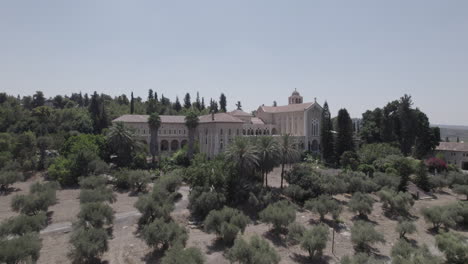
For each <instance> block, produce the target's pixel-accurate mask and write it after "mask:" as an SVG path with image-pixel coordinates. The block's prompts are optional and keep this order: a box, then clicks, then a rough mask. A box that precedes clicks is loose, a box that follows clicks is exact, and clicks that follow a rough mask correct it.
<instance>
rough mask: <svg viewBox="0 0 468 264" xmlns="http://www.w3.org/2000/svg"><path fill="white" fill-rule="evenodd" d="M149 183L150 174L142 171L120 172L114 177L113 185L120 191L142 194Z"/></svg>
mask: <svg viewBox="0 0 468 264" xmlns="http://www.w3.org/2000/svg"><path fill="white" fill-rule="evenodd" d="M150 182H151V174H150V173H149V172H148V171H144V170H122V171H119V172H118V173H117V174H116V175H115V180H114V184H115V186H116V187H117V188H120V189H130V190H131V191H133V192H135V193H139V192H144V191H146V188H147V186H148V184H149V183H150Z"/></svg>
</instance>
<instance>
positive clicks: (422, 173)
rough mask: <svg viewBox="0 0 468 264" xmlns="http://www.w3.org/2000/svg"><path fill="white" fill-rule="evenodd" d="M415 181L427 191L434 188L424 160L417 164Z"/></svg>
mask: <svg viewBox="0 0 468 264" xmlns="http://www.w3.org/2000/svg"><path fill="white" fill-rule="evenodd" d="M414 183H415V184H416V185H417V186H418V187H419V188H421V189H422V190H424V191H426V192H428V191H430V190H431V189H432V186H431V183H430V181H429V176H428V175H427V168H426V165H424V162H419V164H418V166H417V169H416V178H415V179H414Z"/></svg>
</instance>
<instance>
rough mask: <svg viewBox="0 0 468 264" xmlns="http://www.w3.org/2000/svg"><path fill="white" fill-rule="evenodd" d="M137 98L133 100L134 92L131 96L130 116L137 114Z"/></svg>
mask: <svg viewBox="0 0 468 264" xmlns="http://www.w3.org/2000/svg"><path fill="white" fill-rule="evenodd" d="M134 101H135V98H133V92H132V95H131V98H130V114H132V115H133V113H134V112H135V102H134Z"/></svg>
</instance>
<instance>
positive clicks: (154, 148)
mask: <svg viewBox="0 0 468 264" xmlns="http://www.w3.org/2000/svg"><path fill="white" fill-rule="evenodd" d="M148 125H149V128H150V134H151V138H150V152H151V162H152V164H153V166H154V165H155V162H156V156H157V155H158V154H159V144H158V129H159V127H161V118H160V117H159V115H158V113H151V114H150V116H149V118H148Z"/></svg>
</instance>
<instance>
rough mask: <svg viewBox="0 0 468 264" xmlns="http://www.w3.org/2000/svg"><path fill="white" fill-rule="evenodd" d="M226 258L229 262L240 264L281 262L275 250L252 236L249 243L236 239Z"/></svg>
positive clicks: (272, 263) (265, 242) (262, 240)
mask: <svg viewBox="0 0 468 264" xmlns="http://www.w3.org/2000/svg"><path fill="white" fill-rule="evenodd" d="M226 257H227V259H228V260H229V261H231V262H238V263H240V264H257V263H262V264H277V263H279V262H280V260H281V258H280V256H279V255H278V253H276V250H275V249H274V248H273V247H271V246H270V244H269V243H268V242H267V241H266V240H264V239H262V238H260V237H258V236H257V235H254V236H252V238H250V242H247V241H245V240H244V239H242V238H237V239H236V240H235V242H234V246H233V247H232V248H231V249H230V250H229V251H228V253H227V256H226Z"/></svg>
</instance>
